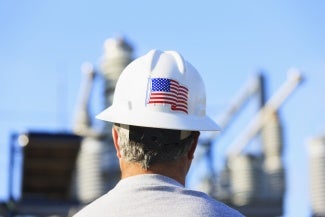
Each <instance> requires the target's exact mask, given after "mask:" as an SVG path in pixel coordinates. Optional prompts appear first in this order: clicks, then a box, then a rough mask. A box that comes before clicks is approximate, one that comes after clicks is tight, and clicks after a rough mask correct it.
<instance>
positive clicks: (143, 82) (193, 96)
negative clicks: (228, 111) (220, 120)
mask: <svg viewBox="0 0 325 217" xmlns="http://www.w3.org/2000/svg"><path fill="white" fill-rule="evenodd" d="M96 118H98V119H101V120H104V121H109V122H113V123H120V124H127V125H134V126H142V127H152V128H164V129H175V130H193V131H196V130H197V131H200V130H203V131H204V130H206V131H218V130H220V127H219V126H218V125H217V124H216V123H215V122H214V121H213V120H212V119H211V118H209V117H208V116H207V115H206V94H205V87H204V83H203V80H202V78H201V76H200V75H199V73H198V72H197V70H196V69H195V68H194V67H193V66H192V65H191V64H190V63H188V62H187V61H185V60H184V59H183V58H182V56H181V55H180V54H179V53H177V52H175V51H165V52H162V51H159V50H151V51H149V52H148V53H147V54H146V55H144V56H141V57H139V58H137V59H136V60H134V61H133V62H131V63H130V64H129V65H128V66H127V67H126V68H125V69H124V70H123V72H122V73H121V75H120V77H119V79H118V81H117V83H116V88H115V92H114V99H113V104H112V106H110V107H108V108H107V109H105V110H104V111H102V112H101V113H100V114H98V115H97V116H96Z"/></svg>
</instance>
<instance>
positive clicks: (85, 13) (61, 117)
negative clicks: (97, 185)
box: [0, 0, 325, 217]
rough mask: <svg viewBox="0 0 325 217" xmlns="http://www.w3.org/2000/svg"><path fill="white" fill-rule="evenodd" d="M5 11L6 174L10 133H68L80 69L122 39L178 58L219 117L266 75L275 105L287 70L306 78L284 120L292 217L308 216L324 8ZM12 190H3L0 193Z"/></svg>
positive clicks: (61, 5) (1, 13) (6, 4)
mask: <svg viewBox="0 0 325 217" xmlns="http://www.w3.org/2000/svg"><path fill="white" fill-rule="evenodd" d="M0 5H1V7H0V64H1V73H0V98H1V102H0V120H1V121H0V153H1V156H0V167H2V168H1V169H0V171H4V173H6V171H7V169H6V168H7V164H8V157H7V153H8V145H9V137H10V133H11V132H18V131H22V130H47V131H69V130H70V129H71V124H72V120H73V118H72V117H73V114H74V109H75V106H76V102H77V97H78V91H79V85H80V82H81V72H80V66H81V64H82V63H83V62H84V61H90V62H92V63H94V64H95V66H98V64H99V60H100V56H101V55H102V52H103V43H104V41H105V40H106V39H107V38H109V37H113V36H115V35H116V34H122V35H124V36H126V37H127V38H128V39H129V41H130V42H131V43H132V44H133V46H134V49H135V56H139V55H142V54H145V53H146V52H147V51H149V50H150V49H152V48H158V49H161V50H169V49H172V50H178V51H180V52H181V53H182V54H183V56H184V57H185V58H186V59H187V60H189V61H190V62H191V63H192V64H193V65H194V66H195V67H196V68H197V69H198V70H199V71H200V72H201V74H202V77H203V79H204V81H205V82H206V89H207V97H208V100H207V103H208V107H209V112H210V114H211V115H213V116H215V117H217V116H218V114H219V113H220V112H221V111H222V110H223V109H224V108H225V107H226V106H227V105H228V103H229V102H230V100H231V98H232V97H233V96H234V94H235V93H236V91H237V90H238V89H239V88H240V87H241V86H242V85H243V84H244V82H245V81H246V80H247V79H248V78H249V77H250V76H252V75H253V74H254V73H256V72H257V71H260V70H263V71H264V72H265V73H266V77H267V79H268V83H267V90H268V95H270V94H271V93H272V92H274V91H275V90H276V89H277V88H278V87H279V86H280V85H281V84H282V83H283V82H284V81H285V80H286V72H287V71H288V69H289V68H291V67H296V68H298V69H300V70H301V71H302V72H303V74H304V76H305V78H306V81H305V82H304V84H303V85H302V86H301V87H300V88H298V89H297V91H296V92H294V94H293V95H292V96H291V97H290V98H289V99H288V100H287V101H286V103H285V104H284V105H283V107H281V110H280V112H281V117H282V119H283V121H284V126H285V132H286V134H285V142H286V146H285V153H284V155H285V166H286V168H287V174H288V187H287V188H288V189H287V196H286V204H285V207H286V210H285V216H295V217H299V216H301V217H305V216H308V213H309V206H310V204H309V198H308V176H307V174H308V169H307V168H308V164H307V162H308V161H307V158H308V156H307V153H306V145H307V142H306V141H307V139H308V138H311V137H315V136H319V135H322V134H324V131H325V115H324V111H325V103H324V101H325V96H324V91H325V88H324V85H323V83H324V81H325V43H324V38H325V28H324V27H325V26H324V25H325V13H324V11H325V2H324V1H321V0H311V1H293V0H289V1H280V0H266V1H257V0H256V1H255V0H253V1H249V2H247V1H233V0H231V1H199V2H195V3H191V2H186V1H171V0H165V1H162V2H155V1H151V2H149V1H116V2H111V1H100V0H94V1H63V0H57V1H36V0H31V1H19V0H13V1H5V0H0ZM301 174H304V175H303V176H302V175H301ZM1 177H3V175H1ZM6 186H7V183H6V182H5V181H2V182H0V189H5V188H6ZM4 191H5V190H4ZM4 191H3V190H0V196H2V197H3V192H4ZM1 194H2V195H1ZM0 198H1V197H0Z"/></svg>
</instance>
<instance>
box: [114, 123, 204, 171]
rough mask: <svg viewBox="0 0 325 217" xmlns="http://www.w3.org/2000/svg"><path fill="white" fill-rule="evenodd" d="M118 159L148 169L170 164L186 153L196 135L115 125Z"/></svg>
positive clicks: (183, 131)
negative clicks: (118, 150) (118, 151)
mask: <svg viewBox="0 0 325 217" xmlns="http://www.w3.org/2000/svg"><path fill="white" fill-rule="evenodd" d="M114 128H115V129H116V130H117V132H118V138H119V139H118V145H119V148H120V153H121V156H122V157H123V159H124V160H126V161H128V162H134V163H139V164H141V166H142V168H143V169H149V168H150V167H151V166H152V165H154V164H157V163H165V162H172V161H174V160H177V159H179V158H181V157H183V156H184V155H186V154H187V153H188V151H189V150H190V148H191V145H192V144H193V141H194V137H195V135H197V134H198V133H199V132H198V131H185V130H170V129H159V128H149V127H139V126H132V125H123V124H122V125H121V124H114Z"/></svg>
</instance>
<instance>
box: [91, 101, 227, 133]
mask: <svg viewBox="0 0 325 217" xmlns="http://www.w3.org/2000/svg"><path fill="white" fill-rule="evenodd" d="M96 118H97V119H100V120H103V121H108V122H112V123H120V124H127V125H134V126H143V127H152V128H162V129H174V130H191V131H220V130H221V129H220V127H219V126H218V125H217V124H216V123H215V122H214V121H213V120H212V119H211V118H210V117H208V116H201V117H198V116H194V115H189V114H183V113H181V112H180V113H176V112H175V113H162V112H156V111H146V112H143V111H142V112H141V111H136V110H125V109H121V108H120V107H119V108H118V107H117V106H114V105H112V106H110V107H109V108H107V109H105V110H104V111H102V112H101V113H99V114H98V115H97V116H96Z"/></svg>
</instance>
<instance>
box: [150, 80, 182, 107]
mask: <svg viewBox="0 0 325 217" xmlns="http://www.w3.org/2000/svg"><path fill="white" fill-rule="evenodd" d="M150 82H151V85H150V90H149V98H148V101H147V103H148V104H170V105H171V110H173V111H182V112H185V113H188V112H187V101H188V89H187V88H186V87H184V86H182V85H180V84H179V83H178V82H177V81H175V80H173V79H169V78H151V79H150Z"/></svg>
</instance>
